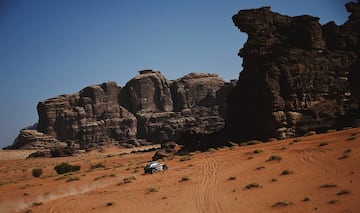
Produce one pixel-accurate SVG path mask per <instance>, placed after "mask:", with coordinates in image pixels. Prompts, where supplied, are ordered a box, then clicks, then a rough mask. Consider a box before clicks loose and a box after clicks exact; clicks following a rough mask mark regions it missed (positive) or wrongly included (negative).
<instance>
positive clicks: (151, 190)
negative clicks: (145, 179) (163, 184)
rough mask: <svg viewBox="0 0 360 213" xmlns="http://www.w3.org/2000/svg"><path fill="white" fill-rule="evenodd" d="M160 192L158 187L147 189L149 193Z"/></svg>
mask: <svg viewBox="0 0 360 213" xmlns="http://www.w3.org/2000/svg"><path fill="white" fill-rule="evenodd" d="M158 191H159V190H158V189H157V188H156V187H150V188H148V189H147V192H158Z"/></svg>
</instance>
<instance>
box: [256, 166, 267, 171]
mask: <svg viewBox="0 0 360 213" xmlns="http://www.w3.org/2000/svg"><path fill="white" fill-rule="evenodd" d="M261 169H265V166H258V167H256V170H261Z"/></svg>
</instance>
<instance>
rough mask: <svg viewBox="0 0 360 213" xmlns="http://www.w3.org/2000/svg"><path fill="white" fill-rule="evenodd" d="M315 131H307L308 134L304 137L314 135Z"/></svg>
mask: <svg viewBox="0 0 360 213" xmlns="http://www.w3.org/2000/svg"><path fill="white" fill-rule="evenodd" d="M316 134H317V133H316V131H309V132H308V133H306V134H305V136H311V135H316Z"/></svg>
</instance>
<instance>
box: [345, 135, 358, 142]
mask: <svg viewBox="0 0 360 213" xmlns="http://www.w3.org/2000/svg"><path fill="white" fill-rule="evenodd" d="M355 139H356V136H351V137H349V138H347V139H346V140H347V141H353V140H355Z"/></svg>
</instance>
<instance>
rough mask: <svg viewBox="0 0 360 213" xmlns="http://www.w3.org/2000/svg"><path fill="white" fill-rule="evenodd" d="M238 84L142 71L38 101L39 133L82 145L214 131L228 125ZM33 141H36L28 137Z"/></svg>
mask: <svg viewBox="0 0 360 213" xmlns="http://www.w3.org/2000/svg"><path fill="white" fill-rule="evenodd" d="M234 86H235V83H234V82H232V83H226V82H224V80H223V79H221V78H220V77H218V76H217V75H215V74H206V73H190V74H188V75H186V76H184V77H183V78H180V79H177V80H174V81H168V80H167V79H166V78H165V77H164V76H163V75H162V74H161V73H160V72H158V71H152V70H143V71H140V72H139V75H137V76H136V77H134V78H133V79H131V80H130V81H129V82H128V83H127V84H126V85H125V87H123V88H121V87H119V86H118V85H117V84H116V83H115V82H107V83H103V84H101V85H94V86H89V87H86V88H84V89H82V90H81V91H80V92H78V93H75V94H72V95H61V96H58V97H55V98H50V99H47V100H44V101H41V102H39V104H38V107H37V109H38V114H39V123H38V126H37V132H38V133H39V134H42V135H44V136H47V137H51V138H53V139H54V140H58V141H72V142H75V143H77V144H79V145H80V146H81V148H83V149H86V148H88V147H91V146H99V145H103V144H108V143H113V144H119V145H121V146H124V147H133V146H141V145H147V144H149V143H163V142H166V141H169V140H177V139H178V138H179V137H180V135H181V134H182V132H184V131H195V132H198V133H202V134H207V133H212V132H216V131H219V130H221V129H222V128H223V127H224V125H225V122H224V118H223V116H222V115H223V112H224V110H223V109H224V107H225V105H224V102H225V97H226V95H227V94H228V93H229V91H230V90H231V89H232V88H233V87H234ZM32 140H37V139H36V138H30V139H28V140H27V141H32ZM49 143H52V141H49ZM25 144H27V142H26V140H23V141H22V142H21V143H15V144H14V146H13V147H21V146H23V145H25Z"/></svg>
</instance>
